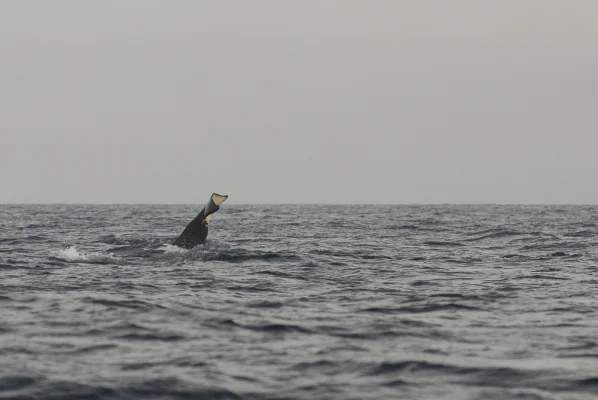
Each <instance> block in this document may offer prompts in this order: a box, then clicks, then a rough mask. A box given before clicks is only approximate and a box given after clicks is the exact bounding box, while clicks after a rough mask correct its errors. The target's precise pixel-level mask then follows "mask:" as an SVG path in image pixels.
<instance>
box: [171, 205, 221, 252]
mask: <svg viewBox="0 0 598 400" xmlns="http://www.w3.org/2000/svg"><path fill="white" fill-rule="evenodd" d="M227 198H228V196H227V195H224V196H223V195H219V194H217V193H212V196H211V197H210V200H209V201H208V203H207V204H206V206H205V207H204V208H203V209H202V210H201V211H200V212H199V214H197V217H195V218H194V219H193V221H191V222H190V223H189V225H187V227H186V228H185V230H184V231H183V233H181V236H179V237H178V239H177V240H175V241H174V243H173V245H175V246H179V247H182V248H184V249H191V248H193V247H195V246H197V245H198V244H203V243H205V242H206V238H207V237H208V224H209V222H210V218H211V217H212V214H214V213H215V212H216V211H218V210H219V209H220V204H222V203H223V202H224V201H225V200H226V199H227Z"/></svg>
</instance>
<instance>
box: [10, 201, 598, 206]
mask: <svg viewBox="0 0 598 400" xmlns="http://www.w3.org/2000/svg"><path fill="white" fill-rule="evenodd" d="M201 204H203V203H194V202H191V203H187V202H177V203H164V202H159V203H151V202H98V203H80V202H43V203H42V202H40V203H37V202H7V203H0V206H47V205H68V206H124V205H126V206H188V205H201ZM596 205H598V204H597V203H492V202H488V203H485V202H480V203H468V202H455V203H450V202H438V203H333V202H313V203H310V202H297V203H288V202H283V203H257V202H249V203H230V204H227V206H596Z"/></svg>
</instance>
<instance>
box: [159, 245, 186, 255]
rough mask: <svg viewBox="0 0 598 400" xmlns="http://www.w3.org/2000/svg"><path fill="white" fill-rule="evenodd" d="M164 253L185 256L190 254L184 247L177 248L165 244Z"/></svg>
mask: <svg viewBox="0 0 598 400" xmlns="http://www.w3.org/2000/svg"><path fill="white" fill-rule="evenodd" d="M163 247H164V253H179V254H184V253H187V252H189V250H187V249H183V248H182V247H179V246H175V245H173V244H165V245H164V246H163Z"/></svg>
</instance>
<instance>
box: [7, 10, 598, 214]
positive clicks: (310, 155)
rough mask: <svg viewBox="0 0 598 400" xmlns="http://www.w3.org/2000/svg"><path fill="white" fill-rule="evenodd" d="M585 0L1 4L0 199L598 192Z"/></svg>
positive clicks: (509, 199)
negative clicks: (223, 194)
mask: <svg viewBox="0 0 598 400" xmlns="http://www.w3.org/2000/svg"><path fill="white" fill-rule="evenodd" d="M597 178H598V1H596V0H492V1H490V0H451V1H444V0H436V1H434V0H426V1H423V0H413V1H400V0H388V1H383V0H371V1H367V0H360V1H355V0H336V1H331V0H311V1H306V0H300V1H299V0H297V1H290V0H289V1H280V0H267V1H266V0H262V1H258V0H252V1H199V0H187V1H185V0H176V1H174V0H173V1H164V0H160V1H150V0H136V1H133V0H129V1H126V0H101V1H80V0H71V1H66V0H53V1H41V0H39V1H27V0H3V1H1V2H0V203H4V202H35V203H44V202H69V203H131V202H139V203H204V202H205V201H206V200H207V198H208V197H209V194H210V193H211V192H213V191H216V192H220V193H228V194H229V195H230V196H231V197H230V200H229V202H230V203H262V202H267V203H279V202H284V203H301V202H310V203H480V202H482V203H488V202H491V203H598V179H597Z"/></svg>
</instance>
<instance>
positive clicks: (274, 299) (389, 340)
mask: <svg viewBox="0 0 598 400" xmlns="http://www.w3.org/2000/svg"><path fill="white" fill-rule="evenodd" d="M200 209H201V206H197V205H188V206H173V205H110V206H97V205H22V206H21V205H3V206H0V398H2V399H56V400H62V399H88V400H89V399H490V400H492V399H519V400H523V399H596V398H598V207H596V206H453V205H446V206H445V205H439V206H368V205H360V206H328V205H326V206H323V205H322V206H320V205H310V206H301V205H296V206H284V205H280V206H265V205H264V206H241V205H234V204H232V205H230V204H227V203H225V204H224V205H223V206H222V207H221V209H220V211H219V212H218V213H217V214H215V215H214V217H213V219H212V222H211V224H210V234H209V237H208V242H207V243H206V244H205V245H202V246H198V247H196V248H194V249H192V250H182V249H179V248H177V247H174V246H171V245H170V243H172V242H173V241H174V239H175V238H176V237H177V236H178V234H180V233H181V231H182V230H183V228H185V226H186V224H187V223H188V222H189V221H191V220H192V219H193V218H194V217H195V215H196V214H197V213H198V212H199V211H200Z"/></svg>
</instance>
